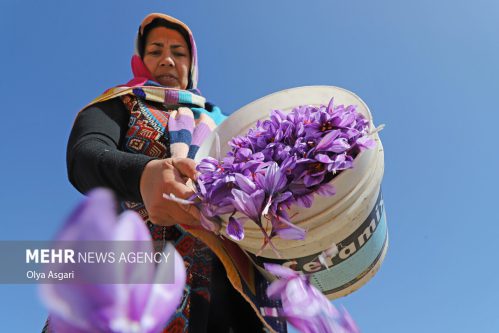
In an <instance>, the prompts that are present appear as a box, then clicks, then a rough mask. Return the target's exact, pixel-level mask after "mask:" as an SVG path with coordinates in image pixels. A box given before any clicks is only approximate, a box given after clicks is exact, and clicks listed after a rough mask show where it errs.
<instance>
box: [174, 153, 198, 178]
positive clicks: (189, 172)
mask: <svg viewBox="0 0 499 333" xmlns="http://www.w3.org/2000/svg"><path fill="white" fill-rule="evenodd" d="M172 164H173V166H174V167H175V168H176V169H177V170H178V171H179V172H180V174H181V175H182V176H185V177H188V178H190V179H192V180H196V178H197V174H198V172H197V170H196V162H194V160H192V159H190V158H172Z"/></svg>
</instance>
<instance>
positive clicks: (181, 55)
mask: <svg viewBox="0 0 499 333" xmlns="http://www.w3.org/2000/svg"><path fill="white" fill-rule="evenodd" d="M174 54H175V55H176V56H177V57H186V56H187V54H185V53H178V52H177V53H174Z"/></svg>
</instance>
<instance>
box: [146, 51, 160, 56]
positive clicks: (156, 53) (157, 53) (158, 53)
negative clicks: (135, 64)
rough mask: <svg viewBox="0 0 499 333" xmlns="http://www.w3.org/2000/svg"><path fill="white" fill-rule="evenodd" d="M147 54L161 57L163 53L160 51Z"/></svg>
mask: <svg viewBox="0 0 499 333" xmlns="http://www.w3.org/2000/svg"><path fill="white" fill-rule="evenodd" d="M147 54H150V55H152V56H158V55H161V52H160V51H149V52H147Z"/></svg>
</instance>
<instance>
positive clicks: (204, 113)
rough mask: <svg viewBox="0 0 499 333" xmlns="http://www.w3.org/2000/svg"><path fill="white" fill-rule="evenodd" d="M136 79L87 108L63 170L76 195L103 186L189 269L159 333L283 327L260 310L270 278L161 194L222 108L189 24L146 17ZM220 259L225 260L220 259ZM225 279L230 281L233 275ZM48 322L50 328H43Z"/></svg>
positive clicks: (182, 187)
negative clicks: (201, 77) (202, 85)
mask: <svg viewBox="0 0 499 333" xmlns="http://www.w3.org/2000/svg"><path fill="white" fill-rule="evenodd" d="M132 71H133V74H134V78H133V79H132V80H131V81H130V82H128V83H127V84H125V85H122V86H118V87H115V88H112V89H109V90H107V91H106V92H105V93H104V94H103V95H101V96H100V97H98V98H97V99H96V100H94V101H93V102H92V103H91V104H90V105H89V106H87V107H86V108H85V109H83V110H82V111H81V112H80V113H79V114H78V117H77V118H76V121H75V123H74V126H73V129H72V132H71V135H70V138H69V143H68V151H67V163H68V175H69V179H70V181H71V183H72V184H73V185H74V186H75V187H76V188H77V189H78V190H79V191H81V192H82V193H86V192H87V191H89V190H90V189H92V188H95V187H102V186H104V187H108V188H111V189H113V190H114V191H115V193H116V195H117V196H118V197H119V198H120V200H122V202H123V205H122V206H123V208H126V209H133V210H135V211H137V212H138V213H139V214H140V215H141V216H142V217H143V219H144V221H145V222H146V223H147V225H148V227H149V229H150V231H151V235H152V238H153V239H154V240H163V241H170V242H172V243H173V244H174V245H175V247H176V249H177V251H178V252H179V253H180V254H181V255H182V256H183V259H184V262H185V264H186V269H187V283H186V285H187V286H186V290H185V292H184V298H183V300H182V302H181V305H180V306H179V308H178V310H177V312H176V314H175V315H174V316H173V317H172V318H171V319H170V321H169V322H168V323H167V324H166V326H165V329H164V332H220V333H223V332H261V331H263V329H264V327H266V329H268V330H270V331H276V332H285V330H286V324H285V322H283V321H280V320H278V319H276V318H274V317H265V314H266V313H274V314H275V313H276V308H277V307H278V306H279V304H278V303H276V302H273V301H269V300H268V299H266V297H265V290H266V287H267V285H268V283H267V282H266V281H265V279H263V278H262V276H261V275H260V274H259V273H257V271H256V270H254V269H253V266H252V265H251V262H249V261H248V258H247V257H246V256H245V255H244V253H242V251H241V250H240V249H239V248H238V247H237V246H236V245H235V244H233V243H231V242H229V241H227V240H224V239H221V238H219V237H217V236H215V235H214V234H213V233H211V232H208V231H207V230H204V229H203V228H200V227H199V225H200V222H199V221H200V219H199V211H197V210H196V209H195V207H192V206H182V205H179V204H177V203H175V202H172V201H168V200H164V199H163V198H162V194H163V193H173V194H175V195H176V196H178V197H182V198H187V197H189V196H190V195H192V194H193V192H192V190H191V188H190V187H188V186H187V185H186V180H187V179H188V178H190V179H192V180H195V177H196V170H195V163H194V161H193V160H192V159H191V158H193V157H194V155H195V153H196V151H197V148H198V146H199V144H200V143H201V142H202V140H203V139H204V138H205V137H206V135H207V134H209V132H210V130H211V129H213V128H214V127H215V125H218V124H219V123H220V122H221V121H223V119H224V118H225V116H223V114H222V113H221V112H220V109H218V108H217V107H215V106H214V105H213V104H210V103H206V102H205V99H204V98H203V97H202V96H201V95H200V93H199V91H198V90H197V89H196V87H197V61H196V46H195V43H194V39H193V36H192V33H191V31H190V29H189V28H188V27H187V26H186V25H185V24H184V23H182V22H181V21H179V20H177V19H175V18H172V17H170V16H167V15H163V14H151V15H148V16H147V17H146V18H145V19H144V20H143V22H142V24H141V26H140V28H139V33H138V36H137V40H136V55H134V56H133V58H132ZM222 263H223V264H222ZM229 280H230V281H229ZM49 327H50V323H49V324H48V328H47V330H49Z"/></svg>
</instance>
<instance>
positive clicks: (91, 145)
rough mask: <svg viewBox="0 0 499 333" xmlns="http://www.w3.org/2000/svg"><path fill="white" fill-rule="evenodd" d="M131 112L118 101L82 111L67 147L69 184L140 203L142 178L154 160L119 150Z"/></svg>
mask: <svg viewBox="0 0 499 333" xmlns="http://www.w3.org/2000/svg"><path fill="white" fill-rule="evenodd" d="M129 119H130V112H129V111H128V110H127V109H126V107H125V106H124V105H123V103H122V102H121V100H120V99H119V98H114V99H111V100H108V101H104V102H100V103H97V104H94V105H92V106H90V107H88V108H86V109H84V110H83V111H81V112H80V113H79V114H78V116H77V118H76V120H75V123H74V125H73V129H72V131H71V135H70V137H69V142H68V148H67V155H66V157H67V167H68V176H69V181H70V182H71V184H73V186H74V187H75V188H76V189H78V190H79V191H80V192H81V193H86V192H88V191H89V190H91V189H92V188H95V187H108V188H110V189H112V190H113V191H114V192H115V193H116V195H117V196H118V197H119V198H120V199H121V200H128V201H133V202H141V201H142V198H141V195H140V176H141V174H142V171H143V170H144V167H145V165H146V164H147V163H148V162H149V161H151V160H153V159H154V157H150V156H146V155H142V154H133V153H128V152H124V151H121V150H119V149H118V147H120V145H121V143H122V141H123V140H124V138H125V134H126V132H127V130H128V121H129Z"/></svg>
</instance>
